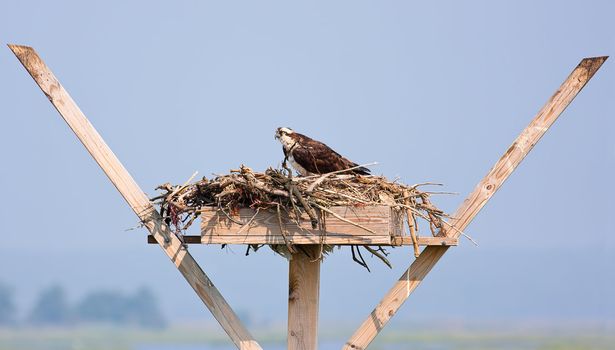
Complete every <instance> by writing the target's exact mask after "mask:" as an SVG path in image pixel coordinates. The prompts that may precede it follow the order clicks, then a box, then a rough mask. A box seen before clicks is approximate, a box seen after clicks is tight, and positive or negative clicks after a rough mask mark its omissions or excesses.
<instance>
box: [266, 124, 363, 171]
mask: <svg viewBox="0 0 615 350" xmlns="http://www.w3.org/2000/svg"><path fill="white" fill-rule="evenodd" d="M275 138H276V139H278V140H280V143H281V144H282V150H283V151H284V157H285V160H286V159H288V161H289V162H290V164H291V165H292V166H293V168H295V170H297V172H299V174H301V175H302V176H308V175H314V174H326V173H331V172H334V171H340V170H345V169H351V168H355V169H352V170H350V171H348V172H349V173H351V174H359V175H370V170H369V169H367V168H366V167H362V166H359V165H358V164H356V163H354V162H351V161H350V160H348V159H346V158H344V157H342V156H341V155H340V154H339V153H337V152H335V151H334V150H332V149H331V148H330V147H329V146H327V145H325V144H324V143H322V142H320V141H316V140H313V139H311V138H309V137H307V136H305V135H302V134H300V133H298V132H294V131H293V130H292V129H290V128H277V130H276V132H275Z"/></svg>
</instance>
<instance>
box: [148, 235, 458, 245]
mask: <svg viewBox="0 0 615 350" xmlns="http://www.w3.org/2000/svg"><path fill="white" fill-rule="evenodd" d="M202 239H203V237H202V236H195V235H186V236H184V242H185V243H186V244H209V243H207V242H204V241H202ZM353 241H354V240H353ZM261 242H262V243H261V244H284V239H283V238H282V237H275V239H271V238H269V237H267V238H263V239H262V241H261ZM147 243H148V244H158V242H157V241H156V239H155V238H154V236H152V235H148V236H147ZM316 243H318V242H316ZM418 243H419V245H421V246H427V245H438V246H440V245H448V246H450V245H453V246H456V245H458V244H459V239H458V238H454V237H421V236H419V237H418ZM216 244H244V243H242V242H237V241H234V240H231V241H229V242H222V243H216ZM251 244H252V243H251ZM295 244H304V243H297V242H295ZM305 244H307V243H305ZM311 244H314V243H311ZM336 244H337V245H351V244H355V243H350V242H345V243H336ZM366 244H367V243H366ZM412 244H413V243H412V238H411V237H409V236H402V237H392V238H391V242H390V243H387V244H380V243H377V244H371V243H370V244H369V245H382V246H388V245H391V246H404V245H412Z"/></svg>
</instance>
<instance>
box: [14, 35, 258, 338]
mask: <svg viewBox="0 0 615 350" xmlns="http://www.w3.org/2000/svg"><path fill="white" fill-rule="evenodd" d="M9 48H10V49H11V50H12V51H13V53H14V54H15V56H17V58H18V59H19V61H20V62H21V63H22V64H23V66H24V67H25V68H26V70H27V71H28V73H30V75H31V76H32V78H33V79H34V81H35V82H36V83H37V84H38V86H39V87H40V88H41V90H42V91H43V93H44V94H45V96H47V98H48V99H49V101H50V102H51V103H52V104H53V106H54V107H55V108H56V109H57V110H58V112H59V113H60V115H61V116H62V118H64V120H65V121H66V123H67V124H68V126H69V127H70V128H71V129H72V130H73V132H74V133H75V135H77V137H78V138H79V140H80V141H81V142H82V143H83V145H84V146H85V148H86V149H87V150H88V152H90V155H92V157H93V158H94V159H95V160H96V162H97V163H98V165H99V166H100V167H101V168H102V170H103V171H104V172H105V174H107V176H108V177H109V179H110V180H111V182H112V183H113V184H114V185H115V187H116V188H117V190H118V191H119V192H120V193H121V194H122V196H123V197H124V199H125V200H126V202H128V205H130V207H131V208H132V209H133V210H134V212H135V214H137V216H138V217H139V219H140V220H141V222H142V223H143V225H145V227H146V228H147V229H148V230H149V232H150V233H151V234H152V235H153V236H154V238H155V239H156V241H157V242H158V244H159V245H160V247H161V248H162V249H163V250H164V252H165V253H166V254H167V256H168V257H169V258H170V259H171V261H172V262H173V263H174V264H175V266H176V267H177V269H179V271H180V272H181V273H182V275H183V276H184V277H185V278H186V280H187V281H188V283H189V284H190V286H192V288H193V289H194V291H195V292H196V293H197V294H198V296H199V297H200V298H201V300H202V301H203V303H204V304H205V305H206V306H207V308H208V309H209V310H210V311H211V313H212V314H213V315H214V317H215V318H216V320H218V322H219V323H220V325H221V326H222V328H223V329H224V330H225V331H226V333H227V334H228V335H229V337H230V338H231V340H232V341H233V343H235V345H236V346H237V348H238V349H246V350H247V349H261V347H260V346H259V345H258V343H257V342H256V341H255V340H254V338H253V337H252V335H250V333H249V332H248V331H247V329H246V328H245V327H244V326H243V325H242V324H241V322H240V320H239V318H238V317H237V315H236V314H235V313H234V312H233V310H232V309H231V307H230V306H229V305H228V304H227V302H226V300H224V298H223V297H222V295H221V294H220V292H219V291H218V289H217V288H216V287H215V286H214V285H213V283H212V282H211V280H210V279H209V277H207V275H206V274H205V273H204V272H203V270H202V269H201V267H200V266H199V265H198V264H197V262H196V261H195V260H194V258H193V257H192V255H191V254H190V253H189V252H188V251H187V250H186V249H185V248H183V247H182V244H181V242H180V241H179V239H178V238H177V237H176V236H175V235H174V234H173V233H172V232H171V231H170V230H169V228H168V227H167V226H166V225H165V224H164V223H163V222H162V218H161V217H160V215H159V214H158V212H157V211H156V210H155V209H154V207H153V206H152V203H151V202H150V201H149V199H148V198H147V196H146V195H145V193H143V191H142V190H141V189H140V188H139V186H138V185H137V183H136V182H135V181H134V179H133V178H132V176H130V174H129V173H128V171H127V170H126V169H125V168H124V166H123V165H122V164H121V163H120V161H119V160H118V159H117V157H116V156H115V154H113V152H112V151H111V149H110V148H109V146H107V144H106V143H105V141H104V140H103V139H102V137H101V136H100V135H99V134H98V132H97V131H96V130H95V129H94V127H93V126H92V124H90V122H89V121H88V119H87V118H86V117H85V115H84V114H83V113H82V112H81V110H80V109H79V107H78V106H77V104H76V103H75V102H74V101H73V99H72V98H71V97H70V95H69V94H68V92H66V90H64V88H63V87H62V85H61V84H60V82H59V81H58V80H57V79H56V77H55V76H54V74H53V73H52V72H51V70H50V69H49V68H48V67H47V66H46V65H45V63H44V62H43V60H42V59H41V58H40V57H39V56H38V54H37V53H36V51H35V50H34V49H32V48H31V47H28V46H20V45H9Z"/></svg>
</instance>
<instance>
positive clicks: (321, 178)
mask: <svg viewBox="0 0 615 350" xmlns="http://www.w3.org/2000/svg"><path fill="white" fill-rule="evenodd" d="M191 180H192V179H190V180H188V182H186V183H185V184H183V185H176V186H174V185H171V184H169V183H166V184H163V185H160V186H158V187H157V190H161V191H162V192H163V193H162V194H161V195H159V196H157V197H155V198H153V199H152V200H153V201H154V202H155V203H156V204H158V206H159V208H160V214H161V215H162V216H163V218H164V219H165V221H166V223H167V224H168V225H169V226H170V227H171V228H172V229H173V230H174V231H175V233H176V234H177V235H178V237H180V239H181V238H182V232H183V231H185V230H186V229H187V228H188V227H190V226H191V225H192V223H193V222H194V221H195V220H196V218H197V217H198V216H199V212H200V210H201V209H202V208H203V207H214V208H218V209H219V210H220V211H222V212H223V213H224V214H225V215H226V216H227V217H228V218H229V219H230V220H232V221H234V222H235V223H238V224H241V225H246V224H249V223H240V222H237V221H236V220H235V219H233V213H234V212H236V210H237V209H239V208H253V209H258V210H271V211H273V212H277V213H278V215H281V214H285V215H287V216H288V217H289V218H290V219H291V220H294V221H296V222H297V223H298V224H299V220H300V218H301V215H302V214H303V213H305V214H307V215H308V216H309V217H310V219H311V224H312V227H313V228H317V227H318V224H319V220H318V217H319V216H318V214H317V213H318V212H326V213H329V214H332V215H335V214H334V213H333V212H331V211H330V210H329V209H328V208H330V207H333V206H370V205H387V206H389V207H391V208H395V209H398V210H400V211H402V212H403V213H405V214H406V217H407V220H408V221H407V223H408V224H409V225H408V226H409V228H410V230H411V231H412V229H413V228H412V227H411V226H414V229H415V230H418V226H417V223H418V222H417V221H418V220H417V219H422V220H423V221H424V222H426V223H427V224H428V226H429V229H430V231H431V233H432V234H433V235H434V236H435V235H436V234H437V233H439V231H440V230H441V228H442V226H443V224H444V223H445V222H444V218H446V217H447V215H446V214H445V213H444V212H443V211H442V210H440V209H438V208H437V207H435V206H434V205H433V204H432V203H431V201H430V195H431V194H432V193H434V192H427V191H422V190H420V187H421V186H424V185H438V184H433V183H423V184H416V185H412V186H409V185H404V184H401V183H399V182H397V181H393V182H392V181H389V180H387V179H386V178H385V177H382V176H361V175H351V174H344V171H342V172H334V173H329V174H323V175H313V176H304V177H293V176H292V173H291V171H290V170H289V169H273V168H269V169H267V170H266V171H265V172H264V173H257V172H254V171H252V169H250V168H248V167H246V166H243V165H242V166H241V167H240V169H237V170H231V171H230V173H229V174H227V175H219V176H216V177H215V178H213V179H207V178H205V177H203V178H202V179H201V180H199V181H196V182H193V183H190V181H191ZM338 218H340V219H343V218H341V217H338ZM343 220H345V221H347V222H348V223H350V224H354V225H356V226H358V227H362V226H361V225H359V224H355V223H352V222H351V221H349V220H347V219H343ZM282 232H284V230H283V229H282ZM361 247H363V248H365V249H367V250H368V251H369V252H370V253H372V254H373V255H375V256H377V257H378V258H380V259H381V260H382V261H383V262H385V263H386V264H387V265H389V266H390V264H389V263H388V260H387V259H386V255H387V252H386V251H385V250H384V249H382V248H381V247H377V248H375V249H374V248H371V247H368V246H361ZM250 248H252V249H253V250H257V249H258V248H259V246H248V250H247V252H246V254H248V253H249V251H250ZM271 248H272V249H273V250H274V251H276V252H278V253H281V254H283V255H286V256H287V253H295V252H297V250H300V251H301V246H300V245H296V246H293V245H292V244H288V242H287V244H286V246H285V247H279V246H277V245H276V246H271ZM331 248H332V247H329V246H326V245H325V246H321V249H320V256H317V257H313V258H315V259H318V258H322V256H323V255H324V254H326V253H327V252H328V251H330V250H331ZM351 249H352V254H353V259H354V260H355V261H357V262H358V263H359V264H361V265H362V266H364V267H366V268H367V264H366V263H365V260H364V259H363V257H362V256H361V252H360V250H359V247H358V246H351ZM355 249H356V252H357V254H356V255H355ZM304 252H306V251H304ZM306 254H307V252H306ZM308 255H309V254H308ZM357 255H358V256H357ZM368 270H369V268H368Z"/></svg>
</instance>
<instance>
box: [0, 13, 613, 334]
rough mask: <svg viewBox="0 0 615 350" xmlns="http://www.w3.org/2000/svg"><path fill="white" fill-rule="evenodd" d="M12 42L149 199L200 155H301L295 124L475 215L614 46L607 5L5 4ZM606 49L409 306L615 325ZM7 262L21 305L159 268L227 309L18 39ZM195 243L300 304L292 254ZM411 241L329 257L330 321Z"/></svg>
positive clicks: (5, 272) (217, 161) (211, 160)
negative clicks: (87, 125)
mask: <svg viewBox="0 0 615 350" xmlns="http://www.w3.org/2000/svg"><path fill="white" fill-rule="evenodd" d="M0 10H1V12H2V13H3V14H4V16H3V20H2V21H0V39H1V41H2V42H3V43H18V44H26V45H31V46H33V47H35V48H36V49H37V50H38V52H39V54H40V55H41V56H42V57H43V59H45V60H46V62H47V64H48V65H49V66H50V67H51V68H52V69H53V71H54V72H55V74H56V75H57V76H58V78H59V79H60V81H61V82H62V83H63V84H64V86H65V87H66V89H67V90H68V91H69V93H71V95H72V96H73V98H74V99H75V100H76V101H77V103H78V104H79V106H80V107H81V109H82V110H83V111H84V112H85V114H86V115H87V116H88V118H89V119H90V121H91V122H92V123H93V124H94V126H95V127H96V128H97V129H98V130H99V132H100V133H101V134H102V135H103V137H104V138H105V140H106V141H107V143H108V144H109V145H110V147H111V148H112V149H113V150H114V151H115V153H116V154H117V156H118V157H119V158H120V160H122V161H123V162H124V165H125V166H126V167H127V168H128V170H129V171H130V172H131V173H132V175H133V176H134V177H135V179H136V180H137V182H138V183H139V184H140V185H141V186H142V188H143V189H144V190H145V191H146V192H147V193H148V194H154V191H153V189H154V188H155V187H156V186H157V185H159V184H161V183H164V182H167V181H170V182H175V183H179V182H183V181H185V180H186V179H187V178H188V177H190V175H191V174H192V173H193V172H194V171H197V170H198V171H199V173H200V174H201V175H210V174H212V173H224V172H226V171H228V169H230V168H235V167H237V166H238V165H239V164H242V163H243V164H246V165H249V166H251V167H253V168H254V169H257V170H264V169H265V168H267V167H269V166H276V165H278V164H279V163H280V161H281V159H282V152H281V149H280V145H279V144H278V143H277V142H276V141H275V140H274V139H273V132H274V130H275V128H276V127H278V126H290V127H292V128H294V129H296V130H298V131H300V132H303V133H305V134H307V135H310V136H313V137H314V138H317V139H319V140H322V141H325V142H326V143H327V144H329V145H330V146H332V147H333V148H335V149H336V150H338V151H339V152H340V153H342V154H344V155H346V156H348V157H349V158H350V159H352V160H354V161H356V162H359V163H367V162H372V161H378V162H379V163H380V165H378V166H377V167H375V168H374V169H373V170H374V172H375V173H377V174H384V175H385V176H387V177H390V178H395V177H399V178H400V179H401V180H402V181H404V182H406V183H417V182H424V181H435V182H442V183H444V184H445V185H446V187H445V189H446V190H449V191H454V192H459V193H460V195H459V196H448V197H446V196H445V197H439V198H437V199H436V203H437V204H438V205H440V206H441V207H443V208H444V209H446V210H447V211H449V212H452V211H454V209H455V208H456V206H457V205H458V204H459V203H460V202H461V200H462V199H463V197H464V196H465V195H466V194H467V193H468V192H469V191H471V190H472V188H473V187H474V185H475V184H476V183H477V182H478V181H479V180H480V179H481V178H482V176H483V175H484V174H486V172H487V171H488V170H489V168H490V167H491V166H492V165H493V163H494V162H495V161H496V160H497V159H498V158H499V156H500V155H501V154H502V153H503V152H504V151H505V150H506V148H507V147H508V145H509V144H510V143H511V142H512V140H513V139H514V138H515V137H516V136H517V134H518V133H519V132H520V131H521V130H522V129H523V128H524V127H525V125H526V124H527V123H528V122H529V121H530V120H531V118H532V117H533V116H534V114H535V113H536V112H537V111H538V110H539V109H540V107H541V106H542V105H543V104H544V102H545V101H546V100H547V99H548V98H549V97H550V96H551V95H552V93H553V92H554V91H555V89H556V88H557V87H558V86H559V84H560V83H561V82H562V81H563V80H564V79H565V77H566V76H567V75H568V73H569V72H570V71H571V70H572V69H573V68H574V66H575V65H576V64H577V63H578V62H579V61H580V59H581V58H583V57H587V56H598V55H612V54H613V52H614V49H615V37H614V36H613V33H614V32H615V24H614V23H613V21H612V18H611V17H612V13H613V12H614V10H615V8H614V6H613V5H612V3H610V2H608V1H586V2H584V3H583V5H582V6H581V5H579V4H578V3H577V2H571V1H557V2H556V1H545V2H532V1H514V2H512V1H510V2H497V3H496V2H489V1H468V2H463V3H462V2H455V1H438V2H409V1H383V2H373V1H335V2H331V1H315V2H309V3H297V2H292V3H291V2H282V1H279V2H278V1H261V2H240V1H237V2H201V1H177V2H161V1H148V2H130V3H128V2H121V1H106V2H99V3H90V2H80V1H56V2H47V1H27V2H25V1H23V2H22V1H4V2H3V3H2V4H1V5H0ZM611 61H612V59H611V60H609V61H607V62H606V63H605V65H604V66H603V68H602V69H601V70H600V71H599V72H598V74H597V75H596V76H595V77H594V79H593V80H592V81H591V82H590V83H589V84H588V86H587V87H586V88H585V90H584V91H582V92H581V94H580V95H579V96H578V98H577V99H576V100H575V101H574V102H573V103H572V105H571V106H570V107H569V108H568V109H567V110H566V111H565V112H564V114H563V115H562V117H561V119H560V120H559V121H558V122H557V123H556V124H555V125H554V127H553V128H552V129H551V130H550V131H549V132H548V133H547V135H546V137H545V138H544V139H543V140H542V141H541V142H540V143H539V145H538V146H537V147H536V149H535V150H534V151H533V152H532V154H530V156H529V157H528V158H527V159H526V160H525V161H524V163H523V164H522V165H521V166H520V167H519V168H518V169H517V171H516V172H515V173H514V174H513V176H512V177H511V178H510V180H509V181H508V182H507V183H506V184H505V185H504V186H503V188H502V189H501V190H500V191H499V192H498V193H497V194H496V195H495V197H494V198H493V199H492V200H491V202H490V203H489V204H488V205H487V206H486V207H485V209H484V210H483V211H482V212H481V213H480V214H479V215H478V216H477V217H476V220H475V221H474V223H472V225H471V226H469V227H468V229H467V230H466V231H467V233H469V234H470V235H471V236H472V237H474V238H475V239H476V240H477V241H479V243H480V246H479V247H474V246H472V245H471V244H469V242H467V241H466V242H463V244H462V245H461V246H460V247H457V248H454V249H451V250H450V251H449V252H450V253H449V254H447V256H446V257H445V258H444V259H443V260H442V261H441V263H440V264H438V266H437V267H436V268H435V269H434V270H433V272H432V273H431V274H430V275H429V276H428V278H427V279H426V281H425V283H424V284H423V285H422V286H421V287H419V289H418V290H417V292H416V294H415V295H414V296H413V297H412V298H411V299H410V300H409V302H408V303H406V305H405V306H404V307H403V308H402V309H401V311H400V312H399V314H398V315H397V316H396V317H395V319H394V320H393V321H392V324H393V325H396V324H397V325H401V324H403V323H404V322H423V321H427V320H430V321H433V320H435V321H446V320H448V321H450V320H463V321H472V320H476V321H481V322H493V321H496V320H546V321H547V322H550V321H553V322H556V321H558V322H559V321H578V322H597V323H599V324H613V323H614V322H615V302H614V301H613V299H612V295H615V282H614V281H615V238H613V234H615V230H614V229H613V224H612V222H613V219H612V218H613V210H614V209H615V205H614V203H615V200H614V199H613V198H614V197H615V196H614V195H615V185H614V183H613V177H614V175H615V142H614V141H613V138H612V135H613V132H614V131H615V128H614V126H615V122H614V121H613V115H614V113H615V99H614V98H613V96H614V95H613V94H614V93H615V77H614V70H613V68H612V65H613V63H612V62H611ZM0 76H2V79H1V81H0V94H1V95H2V96H3V103H2V120H3V127H2V128H0V133H1V134H0V159H1V160H2V163H3V167H2V171H1V172H0V183H2V184H4V188H3V194H4V200H3V201H2V203H1V204H0V206H1V208H0V219H1V221H2V222H3V224H4V229H3V230H2V243H1V244H0V266H2V268H0V280H2V281H5V282H7V283H10V284H12V285H14V286H15V287H16V292H17V293H18V301H19V303H20V305H21V306H22V308H25V307H26V306H27V305H30V304H31V302H32V300H33V299H34V298H35V296H36V293H37V291H38V290H39V289H40V288H44V287H46V286H49V285H51V284H53V283H60V284H63V285H65V286H66V287H67V288H68V290H69V295H70V296H71V298H78V297H79V296H81V295H83V293H85V292H86V291H88V290H91V289H93V288H108V289H119V290H126V291H131V290H134V289H135V288H136V287H137V286H140V285H148V286H151V287H152V288H153V289H154V290H155V292H156V293H157V294H158V295H159V296H160V297H163V296H164V300H163V306H164V309H165V312H166V313H167V314H168V315H169V316H170V317H171V318H172V319H174V320H177V321H194V322H196V321H202V322H208V321H209V320H211V317H210V315H209V313H208V312H207V311H206V309H205V308H204V307H202V306H201V303H200V301H199V300H198V298H197V297H196V296H195V295H194V293H193V292H192V290H191V289H190V287H189V286H188V285H187V284H186V283H185V282H184V280H183V278H182V277H181V276H180V274H179V273H178V272H177V271H176V270H175V269H174V267H173V265H172V264H170V263H169V262H168V260H167V258H166V257H165V256H164V255H163V254H162V253H161V252H160V250H159V248H157V247H156V246H152V245H149V246H148V245H146V244H145V235H146V232H145V231H144V230H143V229H138V230H132V231H126V229H128V228H131V227H134V226H136V225H137V219H136V217H135V216H134V214H133V213H132V212H131V210H130V209H129V207H128V206H127V205H126V204H125V203H124V201H123V200H122V198H121V197H120V196H119V194H118V193H117V192H116V191H115V189H114V188H113V186H112V185H111V184H110V183H109V181H108V180H107V178H106V177H105V176H104V175H103V173H102V172H101V171H100V169H98V167H97V165H96V164H95V163H94V162H93V161H92V160H91V159H90V156H89V155H88V154H87V153H86V152H85V150H84V149H83V147H82V146H81V145H80V144H79V143H78V141H77V140H76V138H75V137H74V135H72V134H71V132H70V130H69V129H68V128H67V127H66V125H65V124H64V122H63V121H62V120H61V119H60V118H59V116H58V115H57V112H56V111H55V110H54V109H53V108H52V107H51V105H50V104H49V102H48V101H47V100H46V99H45V98H44V96H43V95H42V94H41V92H40V91H39V89H38V87H36V86H35V84H34V82H33V81H32V80H31V78H30V77H29V76H28V75H27V73H26V72H25V71H24V70H23V68H22V67H21V66H20V64H19V63H18V61H17V60H16V59H15V58H14V57H13V55H12V53H11V52H10V50H8V48H4V49H1V50H0ZM191 251H192V252H193V254H194V255H195V256H196V258H197V259H198V260H199V261H201V263H202V267H203V268H204V270H205V271H206V272H208V274H209V275H210V277H211V278H212V279H213V281H214V282H215V283H216V284H217V285H218V287H219V288H220V289H221V291H222V293H223V294H224V295H225V296H226V297H227V299H228V301H229V302H230V304H231V305H232V306H234V307H235V308H236V309H237V310H239V311H240V312H241V313H244V314H250V315H252V317H253V318H255V319H258V320H274V321H277V320H284V319H285V317H286V305H285V301H286V292H287V285H286V282H287V281H286V279H287V276H286V274H287V271H286V270H287V266H286V262H285V261H284V260H283V259H281V258H280V257H278V256H275V255H273V253H270V252H268V251H262V252H259V253H258V254H254V255H252V256H249V257H244V256H243V248H242V247H234V248H232V250H229V251H226V250H220V249H219V248H218V247H196V246H192V247H191ZM410 260H411V250H410V249H408V248H404V249H395V250H394V252H393V255H392V261H393V264H394V269H393V270H388V269H387V268H386V267H384V266H380V265H381V264H379V263H378V262H377V261H373V262H372V263H371V265H373V267H374V269H373V272H372V273H371V274H368V273H366V272H365V271H364V270H363V269H362V268H361V267H359V266H358V265H356V264H354V263H352V261H351V259H350V256H349V252H348V251H340V252H337V253H336V254H334V255H333V256H331V257H330V258H328V259H327V260H326V261H325V263H324V265H323V270H322V289H321V315H322V318H323V322H337V321H340V322H342V321H343V322H348V323H349V324H355V323H356V324H358V323H359V321H358V320H359V319H362V318H363V317H364V316H366V315H367V314H368V313H369V312H370V311H371V309H372V308H373V306H374V305H375V304H376V302H377V301H378V300H379V298H380V297H381V296H382V295H383V294H384V293H385V291H386V290H387V289H388V288H389V287H390V285H391V284H392V282H393V281H394V280H395V279H396V278H397V277H398V276H399V275H400V273H401V271H402V270H403V269H404V268H405V267H406V266H407V265H408V263H409V262H410Z"/></svg>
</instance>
